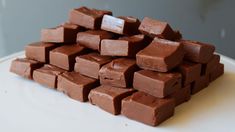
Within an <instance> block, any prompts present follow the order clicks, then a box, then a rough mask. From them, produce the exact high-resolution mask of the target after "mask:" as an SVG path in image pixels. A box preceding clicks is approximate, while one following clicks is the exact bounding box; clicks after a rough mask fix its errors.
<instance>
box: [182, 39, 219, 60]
mask: <svg viewBox="0 0 235 132" xmlns="http://www.w3.org/2000/svg"><path fill="white" fill-rule="evenodd" d="M180 42H181V43H182V44H183V47H184V51H185V59H187V60H189V61H193V62H198V63H207V62H208V61H209V60H210V59H211V58H212V56H213V53H214V51H215V46H213V45H210V44H205V43H201V42H197V41H191V40H181V41H180Z"/></svg>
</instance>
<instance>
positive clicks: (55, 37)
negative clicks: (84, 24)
mask: <svg viewBox="0 0 235 132" xmlns="http://www.w3.org/2000/svg"><path fill="white" fill-rule="evenodd" d="M80 30H81V28H80V27H79V26H78V25H74V24H69V23H65V24H63V25H60V26H58V27H55V28H47V29H42V31H41V41H42V42H53V43H75V42H76V38H77V33H78V32H79V31H80Z"/></svg>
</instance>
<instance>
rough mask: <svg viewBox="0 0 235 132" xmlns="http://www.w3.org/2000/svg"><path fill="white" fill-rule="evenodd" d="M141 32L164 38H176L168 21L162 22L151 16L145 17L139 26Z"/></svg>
mask: <svg viewBox="0 0 235 132" xmlns="http://www.w3.org/2000/svg"><path fill="white" fill-rule="evenodd" d="M139 30H140V31H141V33H143V34H145V35H148V36H150V37H152V38H154V37H159V38H163V39H169V40H174V39H175V32H174V31H173V30H172V28H171V27H170V25H169V24H168V23H167V22H162V21H159V20H155V19H152V18H149V17H145V18H144V19H143V21H142V22H141V24H140V26H139Z"/></svg>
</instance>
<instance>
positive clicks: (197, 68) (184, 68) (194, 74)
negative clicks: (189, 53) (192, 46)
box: [177, 61, 201, 86]
mask: <svg viewBox="0 0 235 132" xmlns="http://www.w3.org/2000/svg"><path fill="white" fill-rule="evenodd" d="M177 69H178V71H179V72H181V73H182V76H183V86H186V85H189V84H190V83H192V82H193V81H195V80H197V79H198V78H200V75H201V64H199V63H193V62H189V61H183V62H182V63H181V64H180V65H179V67H178V68H177Z"/></svg>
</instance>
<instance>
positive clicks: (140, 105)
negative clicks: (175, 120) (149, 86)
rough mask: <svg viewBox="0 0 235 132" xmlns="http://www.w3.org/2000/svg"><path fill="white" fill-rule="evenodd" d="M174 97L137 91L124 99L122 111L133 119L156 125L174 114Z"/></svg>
mask: <svg viewBox="0 0 235 132" xmlns="http://www.w3.org/2000/svg"><path fill="white" fill-rule="evenodd" d="M174 108H175V103H174V99H171V98H165V99H159V98H156V97H154V96H151V95H149V94H146V93H143V92H136V93H134V94H132V95H131V96H129V97H127V98H125V99H123V101H122V111H121V113H122V114H123V115H124V116H126V117H128V118H130V119H133V120H136V121H139V122H142V123H145V124H147V125H151V126H156V125H158V124H160V123H161V122H163V121H165V120H167V119H168V118H170V117H171V116H173V114H174Z"/></svg>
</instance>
